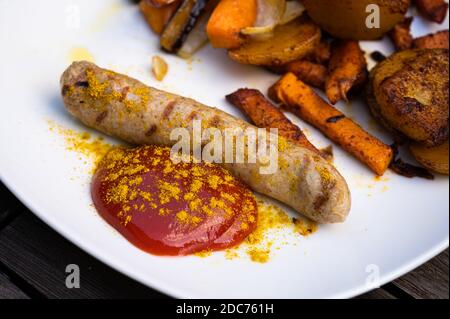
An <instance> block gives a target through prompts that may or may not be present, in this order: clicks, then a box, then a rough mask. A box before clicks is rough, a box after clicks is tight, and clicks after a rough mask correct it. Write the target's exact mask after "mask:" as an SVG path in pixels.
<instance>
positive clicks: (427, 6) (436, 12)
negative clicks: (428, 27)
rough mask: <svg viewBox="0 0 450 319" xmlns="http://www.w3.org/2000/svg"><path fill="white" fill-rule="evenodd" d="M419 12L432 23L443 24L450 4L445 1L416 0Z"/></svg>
mask: <svg viewBox="0 0 450 319" xmlns="http://www.w3.org/2000/svg"><path fill="white" fill-rule="evenodd" d="M416 6H417V8H418V9H419V11H420V12H421V13H422V14H423V15H424V16H425V17H426V18H427V19H428V20H430V21H433V22H436V23H442V22H444V20H445V17H446V16H447V11H448V3H447V2H445V1H444V0H416Z"/></svg>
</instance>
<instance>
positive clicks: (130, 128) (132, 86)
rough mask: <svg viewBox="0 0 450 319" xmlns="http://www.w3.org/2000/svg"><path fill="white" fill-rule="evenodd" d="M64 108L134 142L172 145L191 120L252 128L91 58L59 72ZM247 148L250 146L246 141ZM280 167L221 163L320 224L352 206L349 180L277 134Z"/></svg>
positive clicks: (341, 216) (338, 218)
mask: <svg viewBox="0 0 450 319" xmlns="http://www.w3.org/2000/svg"><path fill="white" fill-rule="evenodd" d="M61 88H62V95H63V100H64V103H65V105H66V108H67V110H68V111H69V112H70V113H71V114H72V115H73V116H74V117H75V118H77V119H78V120H80V121H81V122H83V123H84V124H85V125H87V126H89V127H92V128H94V129H97V130H99V131H101V132H103V133H106V134H109V135H111V136H115V137H118V138H120V139H122V140H124V141H126V142H129V143H131V144H136V145H152V144H155V145H162V146H173V145H174V144H175V143H176V141H174V140H173V139H171V132H172V131H173V130H174V129H177V128H185V129H187V130H188V131H189V132H190V134H192V127H193V120H195V119H198V120H201V123H202V127H203V128H204V129H207V128H217V129H219V130H220V131H221V132H223V131H224V130H226V129H227V128H228V129H233V130H234V129H241V130H242V131H245V130H246V129H251V128H254V127H253V126H252V125H250V124H248V123H247V122H245V121H242V120H239V119H236V118H234V117H233V116H231V115H229V114H227V113H225V112H222V111H220V110H217V109H215V108H211V107H207V106H205V105H202V104H200V103H198V102H196V101H194V100H192V99H188V98H183V97H180V96H177V95H174V94H170V93H167V92H163V91H160V90H157V89H154V88H151V87H148V86H145V85H144V84H142V83H141V82H139V81H137V80H134V79H132V78H129V77H127V76H125V75H121V74H117V73H114V72H112V71H108V70H105V69H101V68H99V67H98V66H96V65H95V64H92V63H89V62H76V63H73V64H72V65H71V66H70V67H69V68H68V69H67V70H66V71H65V72H64V73H63V75H62V78H61ZM245 147H246V148H247V151H248V145H245ZM278 163H279V165H278V170H277V171H276V172H275V173H273V174H261V170H262V169H264V167H265V166H266V164H265V163H262V162H261V161H257V162H256V163H242V164H241V163H230V164H223V165H224V166H225V167H226V168H227V169H229V170H230V172H231V173H232V174H233V175H234V176H236V177H237V178H240V179H241V180H242V181H243V182H245V183H246V184H247V185H248V186H249V187H250V188H252V189H253V190H254V191H257V192H260V193H262V194H264V195H267V196H270V197H272V198H275V199H277V200H279V201H281V202H284V203H286V204H287V205H289V206H291V207H292V208H294V209H295V210H296V211H298V212H300V213H302V214H304V215H305V216H307V217H309V218H311V219H312V220H314V221H317V222H320V223H334V222H343V221H344V220H345V219H346V217H347V215H348V213H349V210H350V193H349V190H348V186H347V183H346V182H345V180H344V179H343V177H342V176H341V175H340V174H339V173H338V172H337V170H336V169H335V168H334V167H333V166H332V165H331V164H330V163H328V162H327V161H326V160H325V159H323V158H322V157H321V156H319V155H317V154H316V153H314V152H312V151H310V150H309V149H307V148H305V147H301V146H299V145H296V144H293V143H291V142H289V141H286V140H284V139H282V138H280V143H279V145H278Z"/></svg>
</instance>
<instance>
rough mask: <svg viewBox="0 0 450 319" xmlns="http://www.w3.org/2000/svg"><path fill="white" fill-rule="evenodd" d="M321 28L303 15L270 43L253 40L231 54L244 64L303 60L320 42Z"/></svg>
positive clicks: (278, 29)
mask: <svg viewBox="0 0 450 319" xmlns="http://www.w3.org/2000/svg"><path fill="white" fill-rule="evenodd" d="M320 37H321V33H320V29H319V28H318V27H317V26H316V25H315V24H314V23H313V22H311V21H310V20H309V19H308V18H307V17H305V16H302V17H300V18H298V19H296V20H294V21H292V22H289V23H287V24H285V25H280V26H278V27H276V28H275V30H274V34H273V37H272V38H270V39H268V40H266V41H258V40H255V39H251V40H249V41H248V42H247V43H246V44H244V45H243V46H242V47H241V48H239V49H236V50H231V51H229V56H230V57H231V58H232V59H233V60H235V61H237V62H239V63H243V64H253V65H263V66H279V65H284V64H286V63H289V62H292V61H294V60H297V59H301V58H303V57H305V56H307V55H308V54H310V53H311V52H313V51H314V48H315V47H316V46H317V44H318V43H320Z"/></svg>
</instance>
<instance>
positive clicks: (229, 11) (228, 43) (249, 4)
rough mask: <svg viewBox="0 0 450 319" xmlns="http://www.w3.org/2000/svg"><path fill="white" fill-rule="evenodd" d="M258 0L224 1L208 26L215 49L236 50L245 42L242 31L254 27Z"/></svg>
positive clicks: (215, 11) (218, 6) (217, 8)
mask: <svg viewBox="0 0 450 319" xmlns="http://www.w3.org/2000/svg"><path fill="white" fill-rule="evenodd" d="M256 16H257V0H222V1H220V3H219V4H218V5H217V7H216V9H215V10H214V12H213V14H212V15H211V18H210V19H209V22H208V25H207V28H206V30H207V33H208V37H209V40H210V42H211V45H212V46H213V47H215V48H225V49H236V48H239V47H240V46H241V45H242V44H243V43H244V41H245V37H244V36H243V34H241V30H242V29H244V28H246V27H251V26H253V25H254V23H255V21H256Z"/></svg>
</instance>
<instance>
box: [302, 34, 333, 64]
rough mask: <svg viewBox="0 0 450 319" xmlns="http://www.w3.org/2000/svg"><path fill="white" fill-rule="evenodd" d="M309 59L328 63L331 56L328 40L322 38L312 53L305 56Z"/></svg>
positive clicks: (319, 62)
mask: <svg viewBox="0 0 450 319" xmlns="http://www.w3.org/2000/svg"><path fill="white" fill-rule="evenodd" d="M306 58H307V59H308V60H309V61H311V62H314V63H318V64H322V65H328V61H330V58H331V43H330V42H329V41H325V40H322V41H321V42H320V43H319V44H318V45H317V46H316V47H315V48H314V51H313V53H312V54H311V55H310V56H308V57H306Z"/></svg>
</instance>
